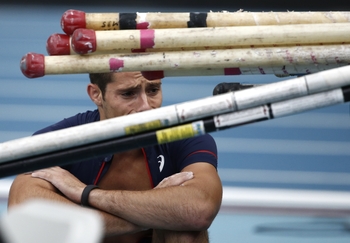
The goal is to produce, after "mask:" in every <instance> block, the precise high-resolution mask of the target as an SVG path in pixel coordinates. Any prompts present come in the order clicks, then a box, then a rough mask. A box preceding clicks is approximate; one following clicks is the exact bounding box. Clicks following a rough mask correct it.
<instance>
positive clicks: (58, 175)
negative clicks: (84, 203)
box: [32, 166, 86, 204]
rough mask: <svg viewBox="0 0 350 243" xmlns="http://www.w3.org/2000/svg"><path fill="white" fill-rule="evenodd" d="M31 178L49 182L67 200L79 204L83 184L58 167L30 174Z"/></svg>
mask: <svg viewBox="0 0 350 243" xmlns="http://www.w3.org/2000/svg"><path fill="white" fill-rule="evenodd" d="M32 177H36V178H41V179H44V180H46V181H49V182H50V183H51V184H52V185H54V186H55V187H56V188H57V189H58V190H59V191H61V192H62V193H63V194H64V195H65V196H66V197H67V198H69V199H70V200H72V201H73V202H75V203H78V204H80V200H81V194H82V193H83V190H84V188H85V186H86V185H85V184H84V183H82V182H81V181H79V180H78V179H77V178H76V177H75V176H73V175H72V174H71V173H69V172H68V171H67V170H64V169H62V168H60V167H58V166H56V167H51V168H48V169H42V170H37V171H34V172H32Z"/></svg>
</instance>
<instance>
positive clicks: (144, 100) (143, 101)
mask: <svg viewBox="0 0 350 243" xmlns="http://www.w3.org/2000/svg"><path fill="white" fill-rule="evenodd" d="M138 105H139V106H138V109H137V111H138V112H141V111H147V110H150V109H152V107H151V106H150V104H149V100H148V96H147V94H146V93H141V94H140V96H139V104H138Z"/></svg>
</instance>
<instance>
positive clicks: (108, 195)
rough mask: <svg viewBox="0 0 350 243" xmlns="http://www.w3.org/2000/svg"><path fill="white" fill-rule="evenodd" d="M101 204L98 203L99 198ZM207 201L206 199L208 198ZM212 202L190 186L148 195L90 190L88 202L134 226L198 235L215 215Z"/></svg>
mask: <svg viewBox="0 0 350 243" xmlns="http://www.w3.org/2000/svg"><path fill="white" fill-rule="evenodd" d="M102 195H103V197H104V198H105V200H103V201H102V200H99V198H101V196H102ZM209 197H210V196H209ZM214 201H215V200H213V199H212V198H208V195H206V194H205V193H204V192H202V191H200V190H199V189H196V188H193V187H191V186H178V187H169V188H161V189H157V190H148V191H112V192H109V191H103V190H94V191H93V192H91V194H90V198H89V202H90V204H91V205H93V206H94V207H97V208H100V209H102V208H103V210H106V211H108V212H110V213H112V214H114V215H117V216H119V217H122V218H124V219H126V220H128V221H130V222H133V223H135V224H139V225H142V226H144V227H148V228H154V229H168V230H182V231H183V230H186V231H201V230H204V229H206V228H208V227H209V226H210V224H211V222H212V220H213V219H214V217H215V216H216V214H217V211H218V208H217V203H214Z"/></svg>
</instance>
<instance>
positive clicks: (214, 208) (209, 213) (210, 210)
mask: <svg viewBox="0 0 350 243" xmlns="http://www.w3.org/2000/svg"><path fill="white" fill-rule="evenodd" d="M219 208H220V205H217V204H212V205H210V203H200V205H196V210H195V211H196V212H195V213H194V214H192V217H191V218H189V219H188V222H189V228H191V230H193V231H203V230H207V229H208V228H209V227H210V225H211V224H212V222H213V221H214V219H215V217H216V215H217V214H218V212H219ZM189 215H190V214H189Z"/></svg>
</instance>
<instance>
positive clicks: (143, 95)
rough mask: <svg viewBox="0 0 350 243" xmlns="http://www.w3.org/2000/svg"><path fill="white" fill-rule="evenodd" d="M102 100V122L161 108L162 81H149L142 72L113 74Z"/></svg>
mask: <svg viewBox="0 0 350 243" xmlns="http://www.w3.org/2000/svg"><path fill="white" fill-rule="evenodd" d="M112 78H113V82H111V83H109V84H107V87H106V92H105V97H104V99H102V103H101V109H100V116H101V120H103V119H109V118H113V117H118V116H124V115H128V114H132V113H136V112H142V111H147V110H150V109H155V108H159V107H160V106H161V104H162V99H163V96H162V90H161V80H160V79H158V80H152V81H150V80H147V79H145V78H144V77H143V76H142V74H141V72H121V73H114V74H113V77H112Z"/></svg>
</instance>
